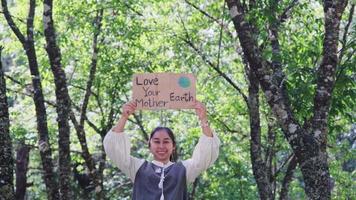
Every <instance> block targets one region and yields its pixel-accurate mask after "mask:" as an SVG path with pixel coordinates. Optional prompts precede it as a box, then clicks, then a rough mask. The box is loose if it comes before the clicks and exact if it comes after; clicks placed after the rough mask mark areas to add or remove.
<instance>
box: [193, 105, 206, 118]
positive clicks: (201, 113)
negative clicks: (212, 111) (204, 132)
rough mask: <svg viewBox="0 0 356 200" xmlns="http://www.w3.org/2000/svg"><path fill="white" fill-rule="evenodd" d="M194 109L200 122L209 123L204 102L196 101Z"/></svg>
mask: <svg viewBox="0 0 356 200" xmlns="http://www.w3.org/2000/svg"><path fill="white" fill-rule="evenodd" d="M194 108H195V113H196V114H197V116H198V118H199V120H200V121H207V114H206V107H205V105H204V104H203V103H202V102H200V101H198V100H196V101H195V105H194Z"/></svg>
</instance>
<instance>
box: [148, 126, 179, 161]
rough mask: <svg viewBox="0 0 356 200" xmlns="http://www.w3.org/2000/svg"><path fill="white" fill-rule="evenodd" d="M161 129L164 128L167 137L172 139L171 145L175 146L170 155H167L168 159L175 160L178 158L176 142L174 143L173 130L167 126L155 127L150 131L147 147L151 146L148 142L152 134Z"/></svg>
mask: <svg viewBox="0 0 356 200" xmlns="http://www.w3.org/2000/svg"><path fill="white" fill-rule="evenodd" d="M161 130H164V131H166V133H167V134H168V136H169V138H171V140H172V143H173V147H175V149H173V152H172V155H171V156H170V157H169V160H170V161H171V162H176V161H177V160H178V154H177V151H176V149H177V144H176V139H175V137H174V134H173V131H172V130H171V129H170V128H168V127H161V126H159V127H156V128H155V129H154V130H153V131H152V132H151V135H150V139H149V140H148V147H151V144H150V141H151V139H152V137H153V136H154V134H155V133H156V132H158V131H161Z"/></svg>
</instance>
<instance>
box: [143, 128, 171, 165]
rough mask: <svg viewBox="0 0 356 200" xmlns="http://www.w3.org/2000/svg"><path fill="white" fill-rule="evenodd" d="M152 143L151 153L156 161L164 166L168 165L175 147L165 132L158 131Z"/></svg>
mask: <svg viewBox="0 0 356 200" xmlns="http://www.w3.org/2000/svg"><path fill="white" fill-rule="evenodd" d="M149 142H150V151H151V153H152V154H153V157H154V159H155V160H157V161H159V162H162V163H164V164H166V163H168V161H169V158H170V156H171V155H172V152H173V150H174V149H175V146H174V145H173V141H172V139H171V138H170V137H169V135H168V133H167V132H166V131H165V130H159V131H156V132H155V133H154V134H153V136H152V138H151V140H150V141H149Z"/></svg>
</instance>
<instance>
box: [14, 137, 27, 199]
mask: <svg viewBox="0 0 356 200" xmlns="http://www.w3.org/2000/svg"><path fill="white" fill-rule="evenodd" d="M29 153H30V148H29V147H28V146H27V145H25V144H24V143H23V142H22V143H21V144H20V146H19V147H18V149H17V154H16V200H24V199H25V194H26V188H27V176H26V174H27V170H28V160H29Z"/></svg>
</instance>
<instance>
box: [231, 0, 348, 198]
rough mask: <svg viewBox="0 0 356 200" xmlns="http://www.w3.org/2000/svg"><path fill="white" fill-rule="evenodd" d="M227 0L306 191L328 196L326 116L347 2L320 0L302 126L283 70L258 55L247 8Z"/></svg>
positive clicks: (238, 2) (238, 32) (259, 53)
mask: <svg viewBox="0 0 356 200" xmlns="http://www.w3.org/2000/svg"><path fill="white" fill-rule="evenodd" d="M227 3H228V7H229V10H230V15H231V18H232V21H233V23H234V26H235V29H236V32H237V34H238V37H239V40H240V43H241V46H242V48H243V51H244V55H245V56H246V58H247V60H248V63H249V65H250V67H251V68H252V70H253V72H254V73H255V74H256V76H257V78H258V80H259V83H260V85H261V88H262V90H263V91H264V94H265V97H266V99H267V101H268V104H269V106H270V107H271V109H272V111H273V113H274V114H275V115H276V117H277V119H278V121H279V123H280V125H281V127H282V129H283V131H284V134H285V137H286V139H287V140H288V142H289V143H290V145H291V147H292V149H293V151H294V153H295V155H296V157H297V161H298V164H299V167H300V168H301V171H302V173H303V177H304V181H305V183H306V187H305V191H306V194H307V195H308V196H309V198H311V199H330V196H331V188H330V177H329V168H328V163H327V152H326V144H327V119H328V113H329V110H330V105H331V97H332V89H333V86H334V84H335V74H336V68H337V63H338V55H337V53H338V39H339V26H340V19H341V16H342V14H343V11H344V9H345V7H346V4H347V2H346V1H342V0H341V1H324V15H325V36H324V48H323V59H322V62H321V64H320V67H319V70H318V72H317V73H318V78H317V86H316V94H315V98H314V113H313V116H312V117H311V118H310V119H307V120H306V121H305V123H304V124H305V126H303V125H301V124H300V123H299V122H298V121H297V120H296V118H295V116H294V114H293V112H292V110H291V108H290V107H291V106H290V104H289V103H288V99H286V95H285V91H284V88H285V86H284V84H285V83H284V82H283V79H282V78H283V76H284V75H283V72H282V71H281V69H278V68H274V67H273V65H271V64H270V63H268V62H267V60H265V59H264V58H263V57H262V54H261V50H260V49H259V46H258V44H257V41H256V39H255V38H256V37H254V34H255V32H254V26H253V24H252V23H251V22H250V21H248V18H247V16H246V15H247V14H248V12H249V10H248V9H247V8H246V6H244V4H243V3H242V2H241V1H234V0H231V1H227ZM251 6H252V7H253V6H255V2H252V1H251ZM281 75H282V76H281Z"/></svg>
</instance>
